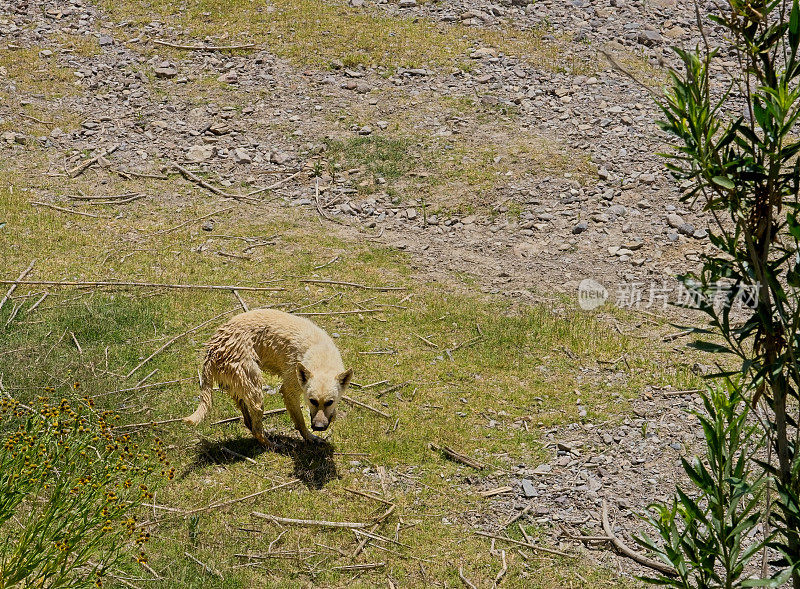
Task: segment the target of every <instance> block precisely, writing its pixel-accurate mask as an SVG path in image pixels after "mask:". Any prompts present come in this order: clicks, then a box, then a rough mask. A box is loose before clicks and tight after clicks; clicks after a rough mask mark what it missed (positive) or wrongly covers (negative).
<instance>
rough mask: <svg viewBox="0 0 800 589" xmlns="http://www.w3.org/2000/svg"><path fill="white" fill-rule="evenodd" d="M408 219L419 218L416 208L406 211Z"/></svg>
mask: <svg viewBox="0 0 800 589" xmlns="http://www.w3.org/2000/svg"><path fill="white" fill-rule="evenodd" d="M406 218H408V219H416V218H417V209H414V208H411V209H406Z"/></svg>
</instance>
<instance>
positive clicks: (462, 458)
mask: <svg viewBox="0 0 800 589" xmlns="http://www.w3.org/2000/svg"><path fill="white" fill-rule="evenodd" d="M428 447H429V448H430V449H431V450H433V451H440V452H442V453H443V454H444V455H445V456H447V457H448V458H449V459H450V460H453V461H455V462H460V463H461V464H466V465H467V466H471V467H472V468H477V469H478V470H481V469H484V468H486V465H485V464H483V463H481V462H478V461H477V460H474V459H472V458H470V457H469V456H466V455H464V454H461V453H460V452H456V451H455V450H453V449H452V448H448V447H447V446H437V445H436V444H434V443H430V444H428Z"/></svg>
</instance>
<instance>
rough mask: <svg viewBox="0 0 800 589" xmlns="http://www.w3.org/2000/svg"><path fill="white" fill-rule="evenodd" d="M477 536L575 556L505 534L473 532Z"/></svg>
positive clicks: (556, 553)
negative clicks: (508, 536)
mask: <svg viewBox="0 0 800 589" xmlns="http://www.w3.org/2000/svg"><path fill="white" fill-rule="evenodd" d="M475 533H476V534H477V535H478V536H484V537H485V538H494V539H495V540H503V541H505V542H510V543H511V544H516V545H517V546H525V547H526V548H530V549H531V550H538V551H539V552H544V553H546V554H553V555H555V556H566V557H567V558H575V556H574V555H573V554H567V553H566V552H561V551H560V550H553V549H552V548H545V547H544V546H538V545H536V544H531V543H530V542H520V541H519V540H514V539H513V538H507V537H505V536H498V535H496V534H489V533H487V532H477V531H476V532H475Z"/></svg>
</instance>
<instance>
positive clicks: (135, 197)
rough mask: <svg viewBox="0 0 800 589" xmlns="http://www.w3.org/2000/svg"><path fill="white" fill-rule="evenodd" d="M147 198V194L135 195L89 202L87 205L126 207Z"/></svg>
mask: <svg viewBox="0 0 800 589" xmlns="http://www.w3.org/2000/svg"><path fill="white" fill-rule="evenodd" d="M145 196H147V195H146V194H135V195H133V196H129V197H128V198H123V199H114V200H88V201H87V204H90V205H124V204H127V203H129V202H133V201H135V200H139V199H140V198H144V197H145Z"/></svg>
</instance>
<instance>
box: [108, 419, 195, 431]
mask: <svg viewBox="0 0 800 589" xmlns="http://www.w3.org/2000/svg"><path fill="white" fill-rule="evenodd" d="M179 421H183V417H176V418H174V419H164V420H163V421H145V422H142V423H126V424H122V425H115V426H114V427H116V428H120V429H122V428H125V429H127V428H131V427H147V426H154V425H165V424H167V423H178V422H179Z"/></svg>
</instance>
